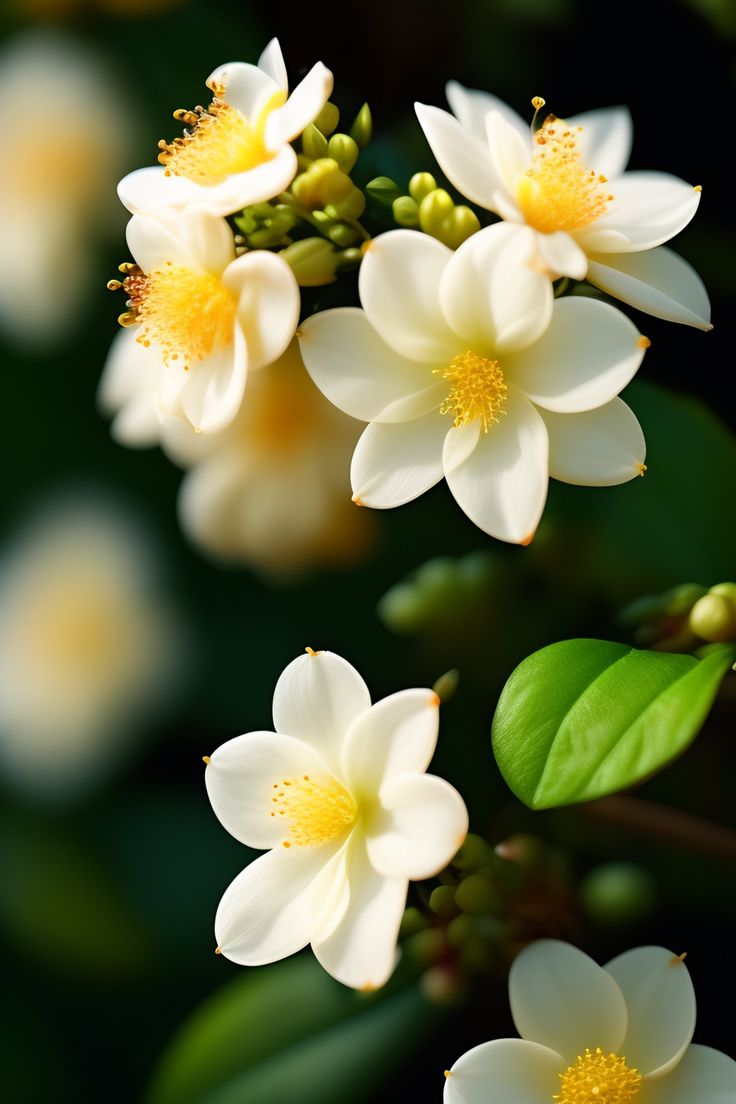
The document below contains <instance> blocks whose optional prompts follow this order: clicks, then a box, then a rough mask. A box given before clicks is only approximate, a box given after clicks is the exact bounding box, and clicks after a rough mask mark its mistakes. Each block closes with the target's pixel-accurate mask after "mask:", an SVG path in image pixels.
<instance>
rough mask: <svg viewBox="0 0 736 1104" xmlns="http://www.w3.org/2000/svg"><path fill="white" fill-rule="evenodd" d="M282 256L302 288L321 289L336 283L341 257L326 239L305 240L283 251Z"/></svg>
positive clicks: (294, 243)
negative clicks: (324, 285) (323, 286)
mask: <svg viewBox="0 0 736 1104" xmlns="http://www.w3.org/2000/svg"><path fill="white" fill-rule="evenodd" d="M281 256H282V257H283V259H284V260H285V261H286V262H287V264H288V265H289V267H290V268H291V270H292V272H293V273H294V275H295V276H296V281H297V283H298V284H299V286H300V287H321V286H322V285H323V284H331V283H333V282H334V280H335V278H336V273H337V267H338V264H339V255H338V253H337V251H336V250H335V249H334V247H333V246H332V245H330V243H329V242H328V241H325V239H324V238H303V239H302V240H301V241H297V242H293V243H292V245H289V246H287V247H286V249H282V250H281Z"/></svg>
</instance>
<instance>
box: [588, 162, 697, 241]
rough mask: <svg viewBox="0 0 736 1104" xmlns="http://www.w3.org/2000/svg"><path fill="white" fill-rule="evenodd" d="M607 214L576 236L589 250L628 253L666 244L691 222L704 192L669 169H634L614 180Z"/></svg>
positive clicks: (611, 185)
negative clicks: (664, 171)
mask: <svg viewBox="0 0 736 1104" xmlns="http://www.w3.org/2000/svg"><path fill="white" fill-rule="evenodd" d="M610 188H611V194H612V195H613V196H614V199H613V202H612V203H611V204H610V206H609V208H608V210H607V212H606V214H605V215H601V217H600V218H598V219H596V220H595V222H592V223H590V225H589V226H588V227H586V228H585V229H584V230H582V231H579V232H578V233H577V234H576V235H575V236H576V238H577V240H578V242H579V243H580V245H582V247H583V249H585V251H586V253H595V252H598V253H627V252H629V251H634V252H636V251H638V250H641V249H652V248H653V247H654V246H655V245H662V243H663V242H666V241H669V239H670V238H673V237H674V236H675V234H679V232H680V231H681V230H682V229H683V228H684V227H685V226H687V224H688V223H689V222H690V220H691V218H692V217H693V215H694V214H695V212H696V211H697V209H698V204H699V203H700V192H699V191H698V190H696V189H695V188H693V187H691V185H690V184H686V183H685V181H684V180H679V179H678V178H677V177H676V176H670V175H669V174H668V173H657V172H631V173H625V174H624V175H623V176H620V177H618V178H617V179H616V180H612V181H611V183H610Z"/></svg>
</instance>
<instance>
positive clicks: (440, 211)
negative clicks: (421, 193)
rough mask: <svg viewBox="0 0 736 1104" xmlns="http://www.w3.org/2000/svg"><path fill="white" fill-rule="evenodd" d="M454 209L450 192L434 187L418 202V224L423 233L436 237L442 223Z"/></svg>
mask: <svg viewBox="0 0 736 1104" xmlns="http://www.w3.org/2000/svg"><path fill="white" fill-rule="evenodd" d="M454 209H455V204H454V203H453V202H452V197H451V196H450V194H449V193H448V192H446V191H445V189H444V188H435V190H434V191H433V192H430V193H429V195H426V196H425V197H424V199H423V200H422V202H421V203H420V204H419V225H420V226H421V228H422V230H423V231H424V233H425V234H431V235H432V236H433V237H438V236H439V233H440V232H441V230H442V223H443V222H444V220H445V219H446V218H447V216H448V215H449V214H450V212H451V211H454Z"/></svg>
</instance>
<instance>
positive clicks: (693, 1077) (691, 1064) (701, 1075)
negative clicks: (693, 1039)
mask: <svg viewBox="0 0 736 1104" xmlns="http://www.w3.org/2000/svg"><path fill="white" fill-rule="evenodd" d="M734 1100H736V1062H734V1060H733V1058H729V1057H728V1055H727V1054H722V1053H721V1051H720V1050H714V1049H713V1048H712V1047H706V1046H698V1045H697V1044H693V1046H691V1047H689V1048H688V1049H687V1051H686V1052H685V1056H684V1057H683V1059H682V1061H681V1062H679V1063H678V1065H677V1066H675V1068H674V1069H673V1070H672V1072H671V1073H668V1074H667V1075H666V1076H665V1077H658V1078H657V1079H656V1080H654V1081H645V1082H644V1086H643V1088H642V1104H696V1101H697V1104H733V1102H734Z"/></svg>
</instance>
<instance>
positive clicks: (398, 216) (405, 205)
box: [392, 195, 419, 227]
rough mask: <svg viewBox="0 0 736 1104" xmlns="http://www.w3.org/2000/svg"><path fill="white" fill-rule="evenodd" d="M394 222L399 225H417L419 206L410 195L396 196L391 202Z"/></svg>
mask: <svg viewBox="0 0 736 1104" xmlns="http://www.w3.org/2000/svg"><path fill="white" fill-rule="evenodd" d="M392 211H393V216H394V222H397V223H398V224H399V226H408V227H414V226H418V225H419V208H418V207H417V202H416V200H415V199H412V198H411V196H407V195H402V196H398V197H397V198H396V199H395V200H394V201H393V204H392Z"/></svg>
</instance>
